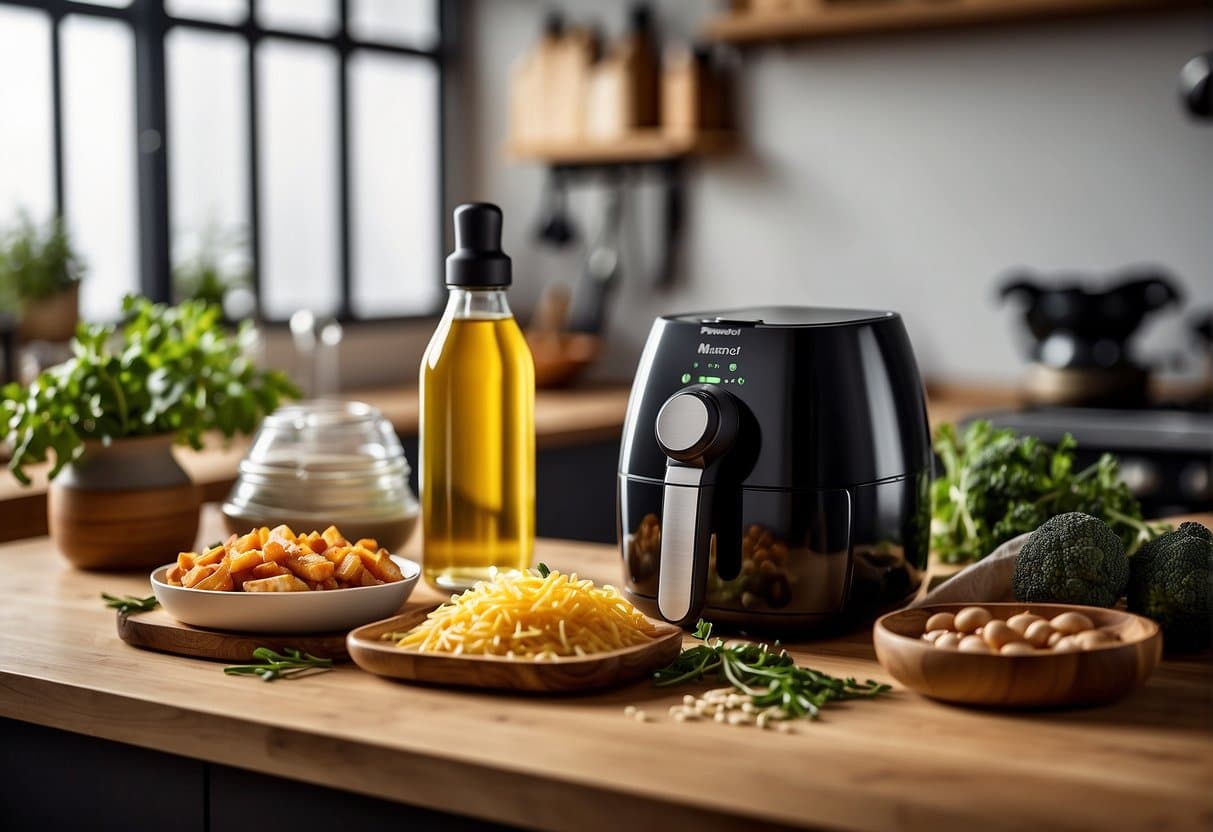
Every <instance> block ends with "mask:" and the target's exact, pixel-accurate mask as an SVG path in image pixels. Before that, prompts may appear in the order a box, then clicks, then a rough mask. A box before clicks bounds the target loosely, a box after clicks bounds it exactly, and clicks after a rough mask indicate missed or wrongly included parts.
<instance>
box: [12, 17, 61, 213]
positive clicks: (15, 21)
mask: <svg viewBox="0 0 1213 832" xmlns="http://www.w3.org/2000/svg"><path fill="white" fill-rule="evenodd" d="M52 118H53V116H52V115H51V25H50V18H49V17H47V16H46V15H45V14H43V13H42V12H40V11H32V10H28V9H14V8H9V7H5V6H0V124H3V125H5V127H3V128H0V227H3V226H5V225H7V224H8V223H9V222H11V221H12V220H13V218H14V217H15V215H16V214H17V212H18V211H21V210H24V211H28V212H29V214H30V217H31V218H32V219H33V220H34V221H36V222H44V221H45V220H47V219H49V218H50V217H51V216H52V214H53V213H54V211H55V161H54V145H53V139H52V129H53V128H52V123H53V122H52ZM14 127H16V128H17V129H13V128H14Z"/></svg>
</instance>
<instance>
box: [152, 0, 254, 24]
mask: <svg viewBox="0 0 1213 832" xmlns="http://www.w3.org/2000/svg"><path fill="white" fill-rule="evenodd" d="M164 10H165V11H167V12H168V13H169V14H171V15H173V16H174V17H192V18H193V19H195V20H213V21H215V22H216V23H243V22H244V21H245V20H247V19H248V0H165V3H164Z"/></svg>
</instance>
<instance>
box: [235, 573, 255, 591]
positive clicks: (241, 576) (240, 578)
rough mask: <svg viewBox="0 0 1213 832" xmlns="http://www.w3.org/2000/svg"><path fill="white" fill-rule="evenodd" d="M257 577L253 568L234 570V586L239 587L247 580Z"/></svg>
mask: <svg viewBox="0 0 1213 832" xmlns="http://www.w3.org/2000/svg"><path fill="white" fill-rule="evenodd" d="M256 577H257V576H256V575H254V574H253V570H252V569H245V570H244V571H243V572H233V573H232V586H233V588H236V587H239V586H241V585H242V584H243V583H244V582H245V581H251V580H253V579H255V578H256Z"/></svg>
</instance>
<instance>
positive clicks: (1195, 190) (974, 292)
mask: <svg viewBox="0 0 1213 832" xmlns="http://www.w3.org/2000/svg"><path fill="white" fill-rule="evenodd" d="M550 5H552V4H551V3H547V2H532V1H531V0H507V1H506V2H502V0H469V2H468V3H466V4H465V13H464V19H463V24H464V36H465V39H464V42H463V43H464V56H465V57H464V61H465V66H464V70H465V72H466V77H465V79H464V81H465V86H464V87H463V88H462V89H463V90H464V91H465V97H464V99H463V100H462V101H457V102H456V103H455V105H454V107H453V111H452V114H453V116H455V117H456V118H457V119H460V121H457V122H455V123H454V124H453V125H452V127H451V128H450V130H451V131H452V132H455V131H458V132H460V133H461V134H462V135H463V136H464V137H467V138H468V139H469V152H470V157H469V159H468V165H467V168H466V169H465V170H463V171H462V173H463V174H464V175H466V178H467V184H468V186H469V192H468V193H467V194H466V197H468V198H472V197H474V198H480V199H492V200H495V201H498V202H499V203H500V204H501V205H502V206H503V208H504V210H505V213H506V236H507V239H506V248H507V251H509V252H510V254H512V255H513V257H514V260H515V273H516V281H517V289H516V290H515V293H514V294H515V296H516V302H517V304H519V305H523V306H525V305H526V304H527V303H529V302H531V301H532V300H533V299H534V297H535V296H536V295H537V293H538V291H539V289H540V288H541V287H542V285H544V284H545V283H546V282H547V281H549V280H551V279H565V280H574V279H575V278H576V277H577V275H578V274H579V273H580V261H579V259H578V257H577V256H576V255H575V254H573V255H565V256H558V255H552V254H548V253H545V252H542V251H540V250H539V249H538V248H537V247H536V245H535V244H534V243H533V241H532V231H533V227H534V224H535V219H536V215H537V212H538V208H539V201H540V190H541V185H542V182H543V174H542V170H541V169H540V168H538V167H536V166H526V165H517V164H510V163H507V162H506V161H505V159H504V155H503V153H502V145H503V143H504V139H505V135H506V120H507V119H506V108H507V89H508V68H509V66H510V65H511V63H512V62H513V60H514V59H515V58H516V56H518V55H519V54H521V53H522V52H523V51H524V50H526V49H527V48H529V46H530V45H531V43H532V42H533V39H534V37H535V33H536V31H537V29H538V27H539V21H540V20H541V17H542V15H543V12H544V9H545V8H547V7H549V6H550ZM555 5H558V6H560V7H562V8H564V9H566V10H567V11H568V14H569V16H570V18H572V19H577V20H582V21H589V20H594V19H598V20H600V21H601V22H602V23H604V24H605V25H606V26H607V27H608V29H609V30H611V31H618V29H619V27H620V25H621V23H622V19H623V15H624V13H625V11H626V8H627V4H625V3H622V2H620V3H613V2H612V3H594V2H591V0H565V2H561V3H557V4H555ZM710 8H711V6H710V4H708V3H704V2H697V0H665V2H662V3H660V4H659V9H660V12H659V19H660V20H661V22H662V24H663V26H664V27H665V29H666V31H667V32H671V33H681V34H684V35H685V34H693V33H694V31H695V29H696V25H697V23H698V22H699V21H701V20H702V18H703V16H704V15H706V14H707V13H708V11H709V9H710ZM1211 45H1213V30H1211V28H1210V21H1209V18H1208V15H1207V14H1202V13H1198V12H1178V13H1177V12H1169V13H1155V14H1150V15H1142V16H1129V17H1102V18H1090V19H1085V20H1076V21H1062V22H1047V23H1032V24H1023V25H1009V26H999V27H987V28H973V29H966V30H961V31H946V32H943V31H941V32H932V31H921V32H914V33H907V34H901V35H888V36H879V37H877V36H872V37H858V38H852V39H845V40H836V41H832V42H820V43H812V44H796V45H785V46H776V47H762V48H757V49H752V50H749V51H747V52H746V53H745V55H744V60H743V63H742V68H741V75H740V99H741V101H742V103H743V110H744V114H743V119H742V122H743V130H744V132H745V134H746V135H745V139H744V144H745V149H744V151H743V152H742V153H739V154H737V155H735V156H730V157H727V158H723V159H719V160H705V161H702V162H699V163H697V164H696V165H695V166H694V169H693V172H692V173H691V175H690V177H689V183H688V185H689V188H688V209H689V217H688V227H687V229H686V248H685V252H684V266H685V269H684V273H683V274H682V275H681V277H680V279H679V282H678V284H677V285H676V286H675V287H673V288H671V289H670V290H667V291H662V292H653V291H652V290H650V289H649V288H648V287H646V286H644V285H642V282H641V281H639V280H637V278H639V277H640V275H639V274H637V273H636V264H635V263H634V262H633V263H632V266H633V272H632V273H631V274H629V275H628V278H629V282H628V283H626V285H624V286H623V287H622V288H621V290H620V292H619V293H618V295H617V296H616V298H615V301H614V306H613V309H612V313H613V321H612V325H611V339H610V340H611V344H610V348H609V351H608V355H607V357H606V360H605V361H604V363H603V366H602V367H601V368H599V371H598V372H599V374H600V375H614V376H622V377H626V376H628V375H629V374H630V372H631V370H632V369H633V368H634V365H635V360H636V357H637V355H638V352H639V349H640V345H641V344H642V342H643V339H644V337H645V335H646V333H647V331H648V327H649V325H650V323H651V321H652V318H653V317H654V316H655V315H658V314H662V313H664V312H670V311H687V310H691V309H696V308H709V307H728V306H733V305H742V304H749V303H754V302H775V301H778V302H782V303H802V304H824V305H859V306H880V307H889V308H893V309H897V310H899V311H901V312H902V313H903V314H904V315H905V317H906V320H907V323H908V326H909V328H910V332H911V336H912V338H913V340H914V344H915V347H916V349H917V351H918V356H919V361H920V363H921V365H922V366H923V370H924V373H926V374H928V375H930V376H932V377H935V378H948V379H951V380H965V381H977V382H981V381H1005V380H1009V379H1013V378H1014V377H1015V376H1016V375H1017V374H1018V373H1019V372H1020V370H1021V368H1022V360H1021V357H1020V354H1019V352H1018V350H1017V348H1016V343H1015V338H1014V336H1015V334H1016V331H1015V324H1014V323H1013V317H1014V313H1012V312H1011V311H1010V310H1000V309H999V308H997V306H996V305H995V302H994V299H993V287H994V285H995V283H996V280H997V278H998V277H999V276H1000V275H1001V274H1003V273H1004V272H1005V271H1006V270H1007V269H1008V268H1010V267H1013V266H1016V265H1029V266H1033V267H1038V268H1042V269H1075V270H1084V271H1093V272H1099V271H1101V270H1110V269H1115V268H1117V267H1120V266H1123V265H1127V264H1132V263H1141V262H1158V263H1162V264H1165V265H1166V266H1168V267H1169V268H1170V269H1172V270H1173V271H1174V273H1175V274H1176V275H1177V276H1179V277H1180V279H1181V280H1182V282H1183V285H1184V289H1185V290H1186V291H1187V293H1188V295H1189V309H1192V308H1194V307H1196V306H1198V305H1203V306H1209V305H1211V304H1213V212H1211V210H1210V209H1211V208H1213V126H1197V125H1195V124H1194V123H1192V122H1189V121H1188V120H1187V119H1186V118H1185V116H1184V115H1183V113H1182V112H1181V111H1180V108H1179V106H1178V103H1177V94H1176V78H1177V74H1178V71H1179V68H1180V67H1181V66H1182V64H1183V63H1184V62H1185V61H1186V60H1187V59H1188V58H1190V57H1191V56H1192V55H1194V54H1196V53H1197V52H1200V51H1203V50H1205V49H1208V48H1210V46H1211ZM461 104H462V105H463V106H461ZM461 127H462V129H461ZM458 164H459V162H458V161H455V160H452V165H458ZM461 198H463V197H462V196H459V195H456V199H461ZM578 207H579V208H580V209H584V210H579V213H578V218H579V220H581V222H582V223H583V229H585V227H586V226H590V230H591V231H592V226H593V224H594V223H596V222H597V217H596V216H595V214H594V212H593V210H592V209H593V208H594V207H595V206H594V205H592V204H590V203H589V201H588V200H583V199H579V200H578ZM633 207H635V208H636V210H637V211H639V212H641V213H639V214H633V225H642V226H643V225H644V224H646V222H647V219H646V218H647V217H651V216H652V215H653V213H654V212H653V209H652V206H651V205H647V206H646V205H635V206H633ZM633 231H635V229H633ZM630 240H631V242H632V243H633V247H634V250H636V249H643V250H649V251H651V249H652V247H653V240H652V238H651V235H644V234H638V233H634V234H632V235H631V236H630ZM632 253H633V255H634V254H635V251H633V252H632ZM629 259H631V260H635V259H636V258H635V256H633V257H631V258H629ZM1181 320H1182V319H1181V318H1180V317H1179V316H1175V315H1169V316H1166V317H1162V318H1158V319H1156V321H1155V322H1154V324H1153V325H1152V326H1151V327H1150V329H1149V332H1148V333H1147V337H1146V338H1145V339H1144V341H1143V344H1142V346H1143V347H1144V350H1143V352H1146V353H1149V354H1162V353H1168V352H1174V351H1176V350H1179V349H1181V348H1183V347H1184V346H1185V344H1187V336H1186V334H1185V333H1184V332H1183V331H1182V329H1181V326H1180V321H1181Z"/></svg>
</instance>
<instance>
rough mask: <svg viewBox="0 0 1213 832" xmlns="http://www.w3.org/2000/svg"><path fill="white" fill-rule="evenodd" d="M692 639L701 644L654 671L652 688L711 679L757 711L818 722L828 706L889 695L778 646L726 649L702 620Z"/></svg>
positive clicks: (881, 686) (869, 683)
mask: <svg viewBox="0 0 1213 832" xmlns="http://www.w3.org/2000/svg"><path fill="white" fill-rule="evenodd" d="M694 636H695V638H697V639H699V640H700V641H702V642H703V643H702V644H697V645H695V646H694V647H688V648H687V649H685V650H683V651H682V653H681V654H680V655H679V656H678V658H677V659H675V660H674V662H673V663H672V664H670V665H668V666H666V667H663V668H662V669H661V670H658V671H657V672H656V673H655V674H654V676H653V679H654V684H656V685H657V686H658V687H671V686H673V685H679V684H682V683H683V682H691V681H697V680H699V679H704V678H710V677H714V678H718V679H720V680H721V681H724V682H726V683H727V684H729V685H732V686H733V687H734V688H736V689H737V690H738V691H740V692H741V693H742V694H744V695H746V696H749V697H750V701H751V702H753V704H754V707H756V708H768V707H778V708H780V709H782V710H783V711H784V712H785V713H786V714H787V715H788V716H789V717H807V718H809V719H816V717H817V714H818V712H819V711H820V710H821V708H823V707H824V706H825V705H826V704H827V703H829V702H832V701H838V700H843V699H862V698H868V697H873V696H879V695H880V694H882V693H885V692H886V691H888V690H889V686H888V685H886V684H881V683H879V682H875V681H872V680H871V679H869V680H868V681H866V682H858V681H856V680H855V679H853V678H850V677H848V678H845V679H839V678H837V677H835V676H830V675H829V674H827V673H822V672H821V671H819V670H813V669H812V668H809V667H801V666H799V665H797V664H796V661H795V660H794V659H793V658H792V657H791V655H789V654H788V652H787V651H786V650H783V649H781V648H780V647H779V644H778V643H776V644H775V649H773V650H772V649H770V648H768V647H767V645H765V644H754V643H749V642H747V643H741V644H728V645H726V644H725V643H724V641H723V640H722V639H720V638H716V639H713V638H712V625H711V624H710V623H709V622H707V621H704V620H703V619H702V618H701V619H700V620H699V624H698V626H696V628H695V633H694Z"/></svg>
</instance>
